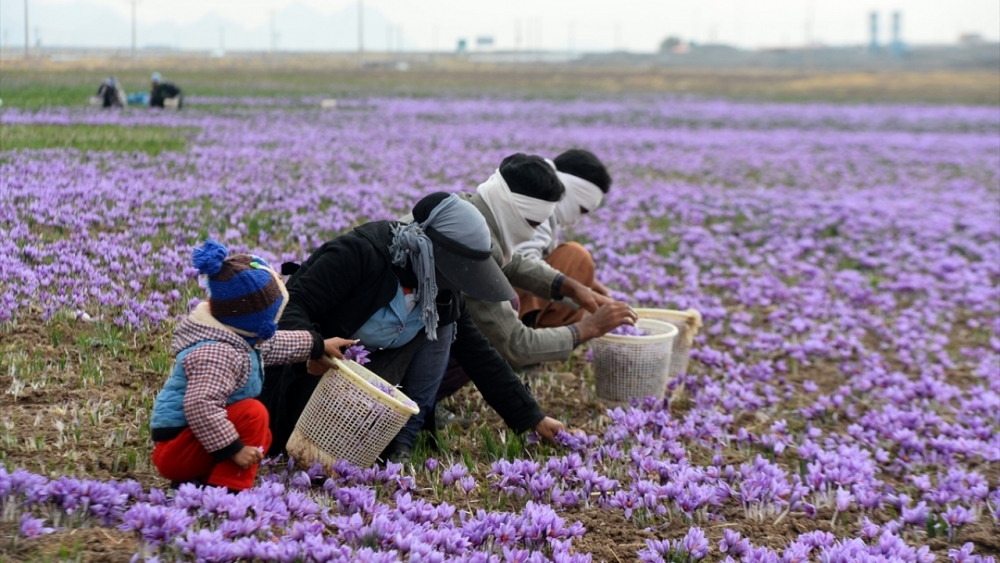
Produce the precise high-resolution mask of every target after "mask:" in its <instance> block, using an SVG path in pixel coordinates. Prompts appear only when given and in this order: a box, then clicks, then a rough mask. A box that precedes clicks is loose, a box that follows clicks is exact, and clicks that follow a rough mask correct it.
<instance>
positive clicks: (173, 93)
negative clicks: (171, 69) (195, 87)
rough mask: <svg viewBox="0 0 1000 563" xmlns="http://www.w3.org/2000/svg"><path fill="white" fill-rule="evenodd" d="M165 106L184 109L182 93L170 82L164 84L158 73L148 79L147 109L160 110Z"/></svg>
mask: <svg viewBox="0 0 1000 563" xmlns="http://www.w3.org/2000/svg"><path fill="white" fill-rule="evenodd" d="M165 105H172V106H176V107H177V109H181V108H182V107H184V92H182V91H181V89H180V88H178V87H177V86H176V85H174V84H173V83H172V82H164V81H163V76H161V75H160V73H159V72H154V73H153V76H152V77H150V90H149V107H151V108H162V107H164V106H165Z"/></svg>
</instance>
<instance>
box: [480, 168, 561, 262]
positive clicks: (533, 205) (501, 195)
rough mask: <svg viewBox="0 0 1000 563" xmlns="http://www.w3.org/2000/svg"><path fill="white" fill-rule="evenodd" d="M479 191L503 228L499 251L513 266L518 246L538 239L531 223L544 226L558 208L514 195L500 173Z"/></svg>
mask: <svg viewBox="0 0 1000 563" xmlns="http://www.w3.org/2000/svg"><path fill="white" fill-rule="evenodd" d="M476 191H477V192H478V193H479V195H481V196H482V198H483V200H484V201H485V202H486V205H488V206H489V208H490V211H492V212H493V217H494V218H496V220H497V226H499V227H500V250H501V251H502V252H503V259H504V263H505V264H506V263H507V262H510V258H511V256H512V254H513V252H514V247H515V246H517V245H519V244H521V243H522V242H526V241H529V240H531V239H532V237H534V236H535V228H534V227H532V226H531V225H529V224H528V221H535V222H536V223H543V222H545V221H547V220H548V219H549V217H551V216H552V213H553V212H554V211H555V208H556V202H554V201H544V200H541V199H536V198H533V197H528V196H526V195H523V194H515V193H513V192H511V191H510V187H509V186H507V181H506V180H504V179H503V176H501V175H500V171H499V170H497V171H496V172H494V173H493V175H492V176H490V178H489V180H486V181H485V182H483V183H482V184H480V185H479V188H477V189H476Z"/></svg>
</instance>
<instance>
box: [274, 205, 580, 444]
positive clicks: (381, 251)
mask: <svg viewBox="0 0 1000 563" xmlns="http://www.w3.org/2000/svg"><path fill="white" fill-rule="evenodd" d="M413 217H414V222H413V223H411V224H409V225H407V224H404V223H398V222H390V221H376V222H372V223H367V224H365V225H361V226H359V227H357V228H356V229H354V230H353V231H351V232H349V233H347V234H344V235H341V236H339V237H337V238H335V239H334V240H332V241H330V242H327V243H326V244H324V245H323V246H321V247H320V248H319V249H317V250H316V251H315V252H313V253H312V255H311V256H310V257H309V258H308V259H307V260H306V261H305V262H304V263H303V264H302V265H301V266H299V267H298V269H297V270H296V271H295V272H294V274H293V275H292V277H291V278H290V279H289V280H288V283H287V287H288V295H289V300H288V305H287V306H286V307H285V311H284V313H283V315H282V317H281V321H280V323H279V325H280V328H281V329H284V330H298V329H306V330H315V331H317V332H319V333H320V334H321V335H322V336H323V337H324V338H329V337H332V336H340V337H343V338H354V339H360V340H361V342H362V344H365V345H366V347H367V348H372V347H373V345H372V342H366V340H370V341H373V342H375V345H374V347H379V346H380V345H384V344H385V342H386V340H385V338H392V339H393V340H395V339H394V338H393V337H394V336H395V333H397V332H398V334H399V335H400V336H401V337H404V336H405V337H408V338H409V340H407V341H405V342H397V341H392V342H390V343H389V345H387V346H385V348H386V349H385V350H379V351H378V352H375V353H374V354H373V357H374V356H375V355H377V354H380V353H387V354H389V355H394V356H396V357H397V358H398V357H400V356H403V357H404V363H406V364H407V365H406V366H404V371H405V373H404V374H403V376H402V379H401V380H400V381H401V383H402V388H403V392H404V393H406V394H407V396H409V397H410V398H411V399H412V400H414V401H415V402H416V403H417V406H418V407H419V408H420V414H418V415H415V416H413V417H411V419H410V421H409V422H408V423H407V426H406V427H405V428H404V429H403V430H402V431H401V432H400V434H399V435H398V436H397V437H396V438H395V439H394V440H393V442H392V444H390V446H389V448H387V450H386V452H385V457H388V458H389V459H392V460H399V461H405V460H406V459H408V457H409V452H410V449H411V447H412V446H413V443H414V441H415V439H416V433H417V431H418V430H419V429H420V428H421V426H422V425H423V423H424V419H425V417H427V416H433V414H432V413H433V408H434V400H435V395H436V392H437V387H438V385H439V384H440V382H441V378H442V377H443V375H444V370H445V367H446V366H447V363H448V357H449V355H450V356H451V357H453V358H455V359H456V360H457V361H458V362H459V363H460V364H461V365H462V367H463V368H465V371H466V373H468V374H469V376H470V377H471V379H472V382H473V383H474V384H475V385H476V387H477V388H478V389H479V391H480V393H482V395H483V398H484V399H485V400H486V402H487V403H488V404H489V405H490V406H491V407H493V409H494V410H496V411H497V413H499V414H500V416H501V417H502V418H503V419H504V421H505V422H506V423H507V425H508V426H509V427H510V428H512V429H513V430H515V431H525V430H529V429H532V428H533V429H535V430H537V431H538V432H539V434H541V435H542V436H543V437H546V438H549V439H551V438H552V437H554V436H555V434H556V433H557V432H558V431H559V430H561V429H563V425H562V423H560V422H558V421H556V420H554V419H552V418H549V417H547V416H546V415H545V413H544V412H542V410H541V408H540V407H539V406H538V403H537V402H536V401H535V399H534V398H533V397H532V396H531V395H530V394H529V393H528V391H527V390H526V389H525V388H524V385H523V384H522V383H521V381H520V380H519V379H518V377H517V376H516V375H515V374H514V372H513V370H512V369H511V367H510V365H509V364H508V363H507V362H506V361H505V360H504V359H503V358H502V357H501V356H500V354H499V353H498V352H497V351H496V350H495V349H493V348H492V347H491V346H490V344H489V341H488V340H486V338H485V337H484V336H483V334H482V333H481V332H480V331H479V329H478V328H476V325H475V323H473V321H472V317H471V316H470V315H469V311H468V309H467V308H466V305H465V299H464V297H463V295H462V294H463V292H464V293H468V294H470V295H475V296H476V297H478V298H480V299H487V300H497V301H499V300H506V299H510V298H511V297H512V296H513V295H514V292H513V289H512V288H511V286H510V284H509V283H508V282H507V280H506V278H505V277H504V275H503V272H502V271H501V270H500V268H499V266H497V265H496V262H495V261H494V260H493V259H492V257H491V252H490V234H489V229H488V227H487V226H486V222H485V220H484V219H483V217H482V215H481V214H480V213H479V212H478V211H477V210H476V209H475V208H474V207H473V206H472V205H471V204H469V203H468V202H465V201H463V200H461V199H460V198H458V197H457V196H454V195H448V194H445V193H436V194H432V195H430V196H427V197H425V198H423V199H422V200H420V202H418V203H417V205H416V206H415V207H414V208H413ZM287 271H289V270H286V272H287ZM406 290H412V291H410V293H408V294H407V293H406ZM407 295H409V296H413V295H415V296H417V298H418V302H416V303H415V302H414V301H413V298H410V299H408V300H407V299H405V297H406V296H407ZM427 298H430V299H432V301H425V299H427ZM404 301H405V302H407V303H408V304H409V309H410V310H409V311H408V312H406V313H405V314H402V313H400V314H399V315H398V316H396V315H394V314H393V308H395V310H396V311H397V312H398V311H399V310H400V309H401V308H402V307H403V305H402V303H404ZM418 309H419V311H418ZM417 317H419V319H420V320H419V322H417V321H416V318H417ZM414 327H416V328H417V329H418V331H417V333H416V334H415V333H414V330H413V329H414ZM386 329H388V330H386ZM386 333H388V336H387V335H386ZM380 339H381V340H380ZM407 350H408V351H407ZM390 363H391V362H390ZM397 363H398V362H397ZM369 367H371V366H369ZM325 369H326V368H325V367H324V366H322V365H321V364H319V363H318V362H317V363H312V362H310V363H308V364H307V363H302V364H295V365H291V366H283V367H281V366H279V367H276V368H271V369H270V370H269V371H268V372H267V377H266V380H265V383H264V390H263V392H262V393H261V397H260V399H261V400H262V401H263V402H264V404H265V405H266V406H267V408H268V412H269V414H270V416H271V431H272V434H273V441H272V446H271V452H270V453H271V454H277V453H280V452H281V451H282V450H283V449H284V447H285V444H286V443H287V441H288V438H289V436H290V435H291V433H292V430H293V429H294V427H295V423H296V422H297V420H298V417H299V415H300V414H301V413H302V411H303V409H304V408H305V405H306V403H307V402H308V401H309V398H310V397H311V396H312V392H313V390H314V389H315V388H316V385H317V384H318V383H319V378H318V377H316V376H317V375H321V374H322V373H323V372H324V371H325ZM373 371H375V372H376V373H379V374H380V375H383V376H385V373H384V371H382V370H380V369H373ZM387 379H389V380H390V382H392V383H395V382H396V381H393V379H396V378H393V377H387Z"/></svg>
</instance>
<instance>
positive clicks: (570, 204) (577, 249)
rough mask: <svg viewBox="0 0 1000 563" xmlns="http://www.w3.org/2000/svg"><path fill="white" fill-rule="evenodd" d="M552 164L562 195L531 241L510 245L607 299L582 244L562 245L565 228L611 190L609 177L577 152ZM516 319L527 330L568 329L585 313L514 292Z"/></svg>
mask: <svg viewBox="0 0 1000 563" xmlns="http://www.w3.org/2000/svg"><path fill="white" fill-rule="evenodd" d="M552 165H553V166H554V167H555V169H556V176H558V177H559V180H560V181H562V184H563V186H564V187H565V188H566V195H565V196H563V198H562V199H560V200H559V203H557V204H556V210H555V212H554V213H553V214H552V216H551V217H549V218H548V220H547V221H545V222H544V223H542V224H541V225H539V226H538V228H536V229H535V235H534V236H533V237H532V238H531V240H529V241H527V242H522V243H521V244H519V245H517V246H515V247H514V252H515V253H516V254H519V255H521V256H522V257H523V258H527V259H530V260H538V261H544V262H545V263H546V264H548V265H549V266H552V267H553V268H554V269H556V270H559V271H560V272H562V273H563V274H565V275H566V276H568V277H571V278H573V279H575V280H576V281H578V282H580V283H581V284H583V285H585V286H587V287H589V288H591V289H592V290H594V291H595V292H597V293H599V294H601V295H604V296H607V295H609V293H610V292H609V290H608V288H607V287H606V286H605V285H604V284H602V283H601V282H600V281H598V280H597V279H596V278H595V277H594V271H595V269H596V266H595V264H594V258H593V257H592V256H591V254H590V252H589V251H588V250H587V249H586V248H584V247H583V245H581V244H579V243H576V242H563V243H560V241H561V240H563V232H564V229H566V228H572V227H573V226H575V225H576V224H577V223H578V222H579V221H580V219H582V218H583V216H584V215H586V214H588V213H590V212H591V211H593V210H594V209H597V207H598V206H600V205H601V202H602V201H603V200H604V196H605V195H606V194H607V193H608V190H609V189H611V175H610V174H608V169H607V168H605V166H604V163H603V162H601V161H600V159H598V158H597V157H596V156H595V155H594V153H592V152H590V151H586V150H582V149H571V150H568V151H566V152H564V153H562V154H560V155H559V156H557V157H556V158H555V160H554V161H553V162H552ZM515 290H516V291H517V298H518V302H519V307H518V316H519V317H520V318H521V321H522V322H523V323H524V324H526V325H527V326H529V327H535V328H547V327H559V326H568V325H571V324H573V323H577V322H579V321H580V320H581V319H582V318H583V315H584V311H583V310H582V309H579V308H574V307H569V306H567V305H566V304H564V303H559V302H557V301H553V300H551V299H546V298H544V297H539V296H537V295H533V294H531V293H528V292H526V291H523V290H520V289H516V288H515Z"/></svg>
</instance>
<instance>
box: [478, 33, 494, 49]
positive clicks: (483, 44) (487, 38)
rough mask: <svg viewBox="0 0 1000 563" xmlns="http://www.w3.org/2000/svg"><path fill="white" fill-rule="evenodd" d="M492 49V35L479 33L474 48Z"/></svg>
mask: <svg viewBox="0 0 1000 563" xmlns="http://www.w3.org/2000/svg"><path fill="white" fill-rule="evenodd" d="M492 49H493V36H492V35H480V36H479V37H476V50H477V51H490V50H492Z"/></svg>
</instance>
